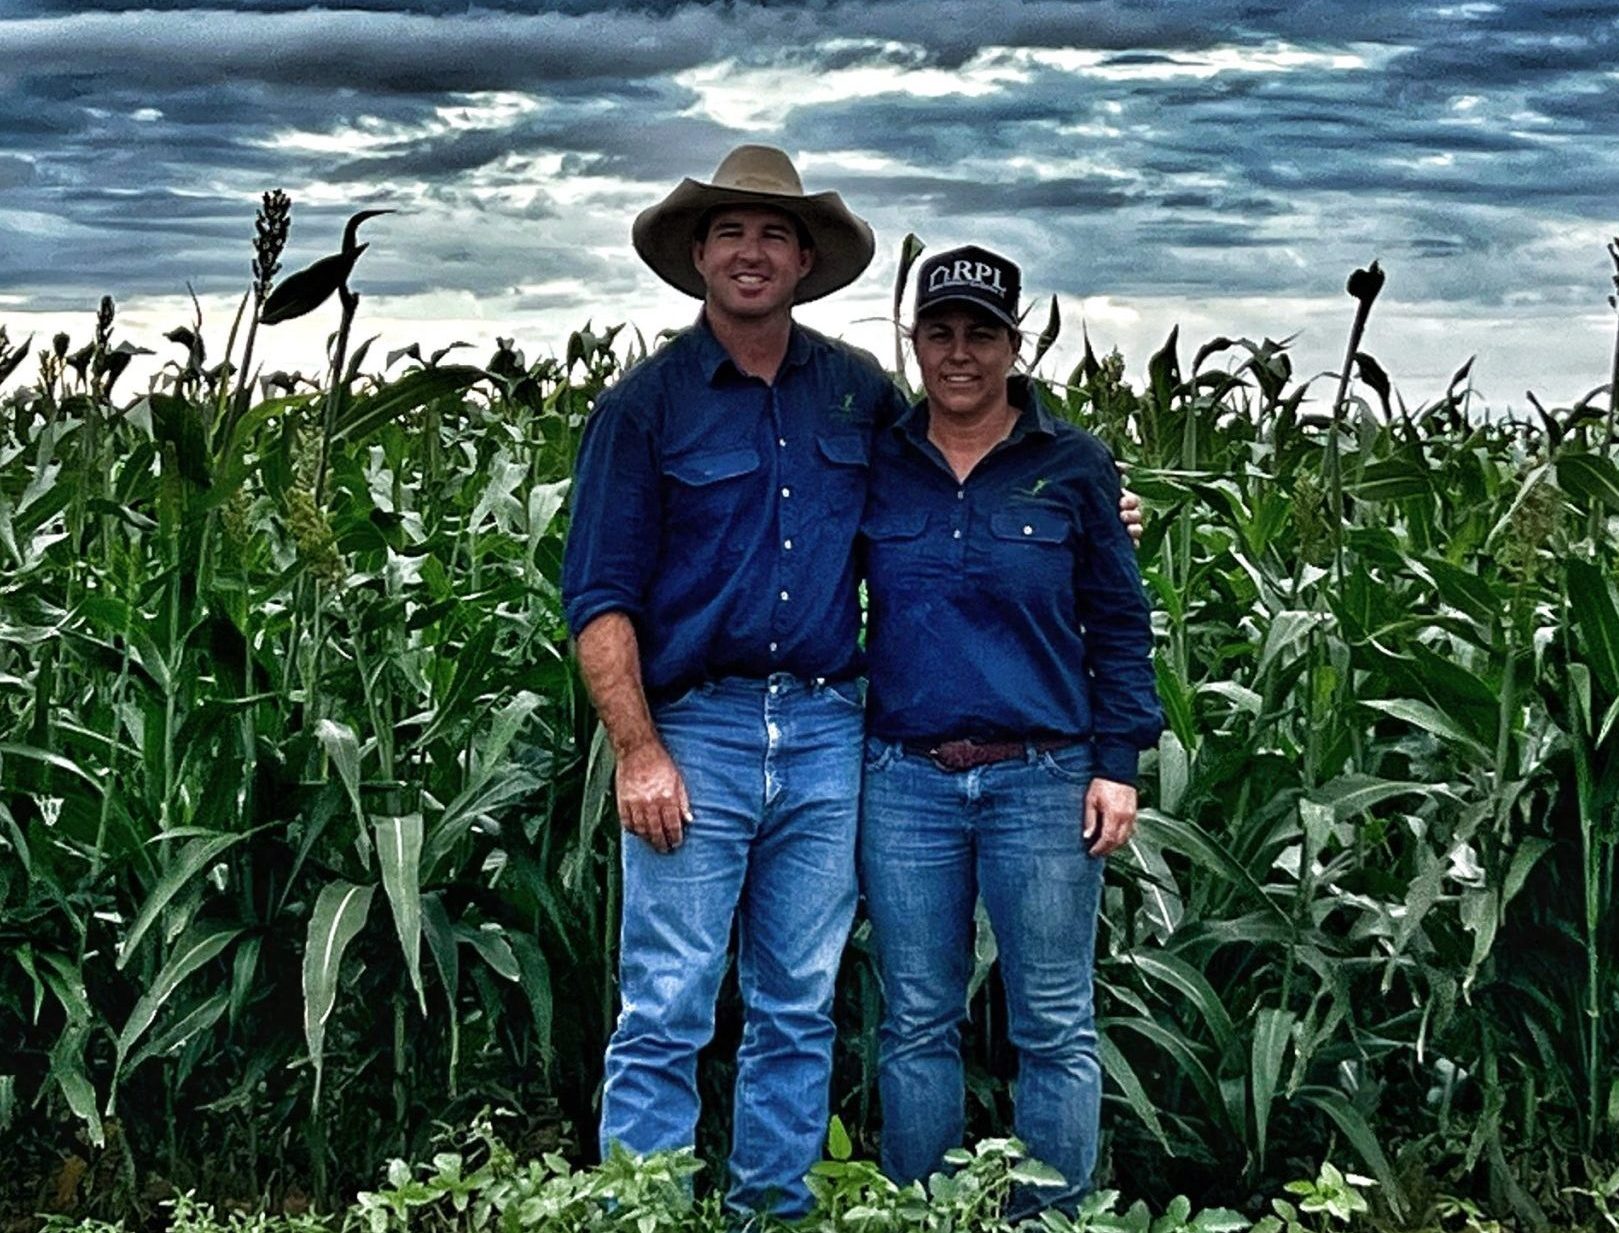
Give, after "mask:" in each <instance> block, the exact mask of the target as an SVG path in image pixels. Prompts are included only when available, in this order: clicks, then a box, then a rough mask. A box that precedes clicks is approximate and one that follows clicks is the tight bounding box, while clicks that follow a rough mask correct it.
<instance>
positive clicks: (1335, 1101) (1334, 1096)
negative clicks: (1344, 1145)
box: [1298, 1087, 1405, 1219]
mask: <svg viewBox="0 0 1619 1233" xmlns="http://www.w3.org/2000/svg"><path fill="white" fill-rule="evenodd" d="M1298 1098H1299V1100H1300V1101H1302V1102H1303V1103H1305V1104H1309V1105H1314V1106H1315V1107H1316V1108H1317V1109H1320V1110H1321V1111H1322V1112H1323V1113H1325V1114H1326V1115H1327V1116H1328V1117H1330V1118H1331V1119H1332V1120H1333V1121H1334V1122H1335V1123H1337V1126H1338V1129H1339V1130H1341V1131H1343V1133H1344V1138H1346V1139H1348V1140H1349V1145H1350V1146H1351V1147H1353V1148H1354V1149H1355V1150H1356V1151H1357V1152H1359V1153H1360V1158H1361V1159H1362V1160H1364V1161H1365V1162H1366V1165H1367V1167H1368V1168H1369V1169H1371V1171H1372V1175H1373V1176H1374V1177H1376V1178H1377V1180H1378V1183H1379V1184H1380V1185H1381V1186H1382V1187H1383V1197H1384V1198H1385V1199H1386V1200H1387V1201H1388V1205H1389V1207H1390V1208H1392V1209H1393V1211H1394V1215H1395V1216H1396V1217H1398V1218H1401V1219H1403V1218H1404V1216H1405V1209H1404V1207H1403V1205H1402V1204H1401V1203H1400V1188H1399V1184H1398V1183H1397V1182H1396V1181H1395V1179H1394V1170H1393V1169H1391V1168H1390V1167H1389V1162H1388V1157H1387V1156H1385V1155H1384V1154H1383V1147H1382V1145H1381V1144H1380V1143H1379V1142H1378V1138H1377V1134H1376V1133H1375V1132H1374V1131H1373V1130H1372V1128H1371V1126H1370V1125H1369V1124H1368V1123H1367V1121H1366V1116H1365V1114H1363V1113H1362V1112H1361V1111H1360V1110H1359V1109H1357V1108H1355V1106H1354V1105H1352V1104H1350V1103H1349V1101H1348V1100H1347V1099H1346V1098H1345V1097H1344V1095H1343V1093H1342V1092H1339V1091H1336V1090H1334V1089H1333V1088H1330V1087H1301V1088H1300V1089H1299V1091H1298Z"/></svg>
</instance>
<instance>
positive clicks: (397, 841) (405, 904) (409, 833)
mask: <svg viewBox="0 0 1619 1233" xmlns="http://www.w3.org/2000/svg"><path fill="white" fill-rule="evenodd" d="M375 826H376V832H377V835H376V838H377V863H378V864H379V865H380V866H381V868H382V889H383V890H384V891H385V892H386V893H387V895H388V906H389V907H390V908H391V909H392V910H393V918H394V930H395V931H396V932H397V933H398V934H399V947H400V949H401V950H402V951H403V952H404V955H405V970H406V971H407V972H409V973H410V983H411V987H412V988H413V989H415V990H416V1001H417V1003H418V1005H420V1006H421V1008H422V1013H423V1014H424V1015H425V1014H426V1013H427V991H426V989H424V988H423V987H422V815H421V814H419V813H411V814H403V815H400V816H398V817H392V818H378V819H376V822H375Z"/></svg>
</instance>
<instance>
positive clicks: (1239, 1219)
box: [1191, 1207, 1251, 1233]
mask: <svg viewBox="0 0 1619 1233" xmlns="http://www.w3.org/2000/svg"><path fill="white" fill-rule="evenodd" d="M1250 1224H1251V1222H1250V1221H1249V1220H1248V1218H1247V1217H1246V1216H1244V1215H1242V1214H1241V1213H1240V1212H1234V1211H1232V1210H1231V1209H1230V1208H1229V1207H1205V1208H1204V1209H1203V1210H1202V1211H1200V1212H1198V1214H1197V1215H1195V1216H1193V1217H1192V1224H1191V1227H1192V1228H1194V1229H1196V1230H1197V1231H1198V1233H1242V1230H1244V1229H1246V1228H1249V1227H1250Z"/></svg>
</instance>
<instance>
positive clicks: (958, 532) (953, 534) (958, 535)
mask: <svg viewBox="0 0 1619 1233" xmlns="http://www.w3.org/2000/svg"><path fill="white" fill-rule="evenodd" d="M950 538H951V539H960V538H961V530H960V528H957V529H956V530H954V531H952V532H950Z"/></svg>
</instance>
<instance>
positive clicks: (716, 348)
mask: <svg viewBox="0 0 1619 1233" xmlns="http://www.w3.org/2000/svg"><path fill="white" fill-rule="evenodd" d="M692 332H693V333H694V334H695V335H696V336H697V346H698V350H697V363H698V367H699V369H700V370H701V372H702V374H703V378H704V380H706V381H707V382H708V384H709V385H713V384H714V383H715V382H716V381H718V380H719V376H720V374H721V373H722V372H727V371H729V372H730V373H731V375H733V376H740V375H741V371H742V370H741V369H739V368H738V367H737V366H736V361H735V360H733V359H732V358H731V353H730V352H729V351H727V350H726V349H725V344H724V343H722V342H720V340H719V339H718V338H716V337H715V335H714V330H713V327H712V326H710V325H709V324H708V311H707V310H706V309H703V310H699V312H698V314H697V324H696V325H695V326H693V327H692ZM812 350H813V340H812V339H811V337H810V333H809V331H808V330H806V329H805V328H804V327H803V326H801V325H799V324H798V322H796V321H794V322H793V324H792V331H791V332H790V333H789V334H788V336H787V354H786V355H785V356H783V357H782V361H781V368H780V369H778V370H777V372H776V376H777V378H778V379H779V378H780V377H781V374H782V373H784V372H786V371H787V370H788V369H789V368H797V367H799V365H801V364H807V363H808V362H809V358H810V354H811V351H812Z"/></svg>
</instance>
